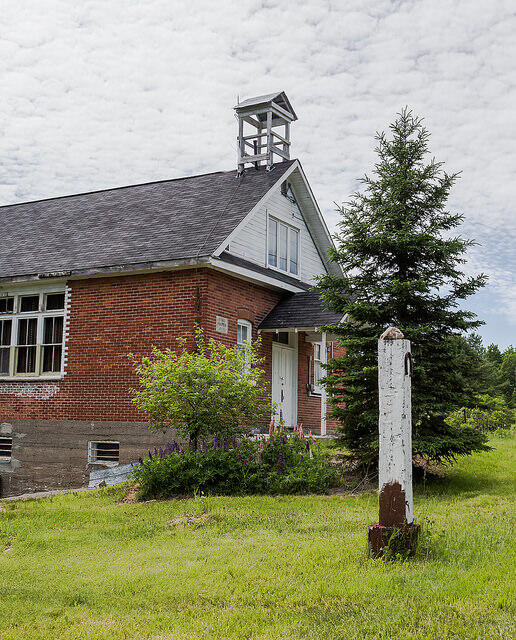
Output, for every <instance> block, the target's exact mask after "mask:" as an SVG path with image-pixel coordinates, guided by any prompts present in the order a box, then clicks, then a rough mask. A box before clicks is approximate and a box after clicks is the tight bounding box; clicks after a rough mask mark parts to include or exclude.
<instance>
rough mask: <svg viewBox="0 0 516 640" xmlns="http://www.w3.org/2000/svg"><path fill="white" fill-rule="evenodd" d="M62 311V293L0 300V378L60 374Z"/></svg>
mask: <svg viewBox="0 0 516 640" xmlns="http://www.w3.org/2000/svg"><path fill="white" fill-rule="evenodd" d="M64 307H65V294H64V292H62V291H59V292H49V293H32V294H30V295H25V294H24V295H9V296H6V297H1V298H0V376H2V377H16V376H24V377H26V376H30V377H38V376H49V375H50V376H52V375H56V374H59V373H61V367H62V355H63V338H64Z"/></svg>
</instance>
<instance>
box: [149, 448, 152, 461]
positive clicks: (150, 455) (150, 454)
mask: <svg viewBox="0 0 516 640" xmlns="http://www.w3.org/2000/svg"><path fill="white" fill-rule="evenodd" d="M149 458H150V459H151V460H152V453H151V452H150V449H149Z"/></svg>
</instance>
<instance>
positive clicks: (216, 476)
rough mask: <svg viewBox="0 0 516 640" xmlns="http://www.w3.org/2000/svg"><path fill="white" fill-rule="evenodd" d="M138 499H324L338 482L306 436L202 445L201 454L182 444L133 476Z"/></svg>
mask: <svg viewBox="0 0 516 640" xmlns="http://www.w3.org/2000/svg"><path fill="white" fill-rule="evenodd" d="M133 477H134V479H135V480H136V481H137V482H138V483H139V485H140V488H139V492H138V497H139V498H140V499H142V500H147V499H151V498H170V497H173V496H178V495H185V494H194V493H199V492H203V493H206V494H219V495H229V494H237V495H244V494H260V493H261V494H263V493H268V494H289V493H301V492H309V493H324V492H326V491H327V490H328V489H329V488H330V487H331V486H332V485H333V484H335V482H336V480H337V474H336V471H335V470H334V469H333V467H332V466H331V464H330V461H329V458H328V457H327V456H326V455H325V454H324V453H322V451H321V450H320V448H319V447H318V446H317V445H314V442H313V440H312V438H310V437H308V438H307V437H305V436H304V434H303V433H302V431H301V430H299V431H297V432H295V433H294V434H291V435H287V434H285V433H283V432H282V431H274V432H273V433H271V435H270V437H269V439H267V440H252V439H250V438H246V437H245V438H243V439H242V440H237V439H236V438H233V439H232V440H228V439H226V440H222V439H217V438H214V439H213V440H212V441H210V442H209V443H208V442H206V441H203V442H202V443H201V445H200V447H199V448H198V449H196V450H193V449H189V448H186V449H185V448H183V447H182V446H181V445H179V444H178V443H177V442H173V443H172V444H169V445H167V446H166V447H165V448H164V449H163V448H161V449H159V450H155V451H154V454H152V453H151V452H150V451H149V456H148V457H147V458H145V460H142V459H140V461H139V463H138V465H136V467H135V469H134V472H133Z"/></svg>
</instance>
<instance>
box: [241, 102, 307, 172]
mask: <svg viewBox="0 0 516 640" xmlns="http://www.w3.org/2000/svg"><path fill="white" fill-rule="evenodd" d="M235 112H236V117H237V119H238V138H237V141H238V173H242V172H243V171H244V169H245V167H246V165H248V164H250V165H253V166H254V167H255V168H258V167H259V166H260V164H261V163H262V162H265V163H266V166H267V170H270V169H272V167H273V164H274V156H277V157H278V158H280V159H281V160H290V123H291V122H294V120H297V116H296V114H295V112H294V109H292V105H291V104H290V102H289V99H288V98H287V96H286V94H285V93H284V92H283V91H280V92H279V93H269V94H267V95H264V96H257V97H256V98H248V99H247V100H244V101H243V102H239V103H238V104H237V105H236V107H235ZM278 127H283V128H284V129H283V132H282V133H283V135H282V134H280V133H279V132H278V131H277V129H278ZM249 128H250V129H249ZM249 131H250V132H249Z"/></svg>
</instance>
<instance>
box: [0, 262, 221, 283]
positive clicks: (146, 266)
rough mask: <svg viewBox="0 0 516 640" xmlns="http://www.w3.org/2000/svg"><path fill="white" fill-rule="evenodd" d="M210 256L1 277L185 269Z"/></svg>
mask: <svg viewBox="0 0 516 640" xmlns="http://www.w3.org/2000/svg"><path fill="white" fill-rule="evenodd" d="M209 261H210V256H197V257H195V258H179V259H176V260H156V261H153V262H135V263H130V264H121V265H120V264H119V265H109V266H102V267H90V268H85V269H70V270H65V269H63V270H61V271H51V272H47V273H31V274H22V275H13V276H4V277H0V285H2V284H21V283H24V282H42V281H45V282H51V281H53V280H63V279H64V280H74V279H84V278H93V277H102V276H116V275H136V274H138V273H147V272H150V271H167V270H169V269H181V268H183V269H185V268H190V267H196V266H207V265H208V263H209Z"/></svg>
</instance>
